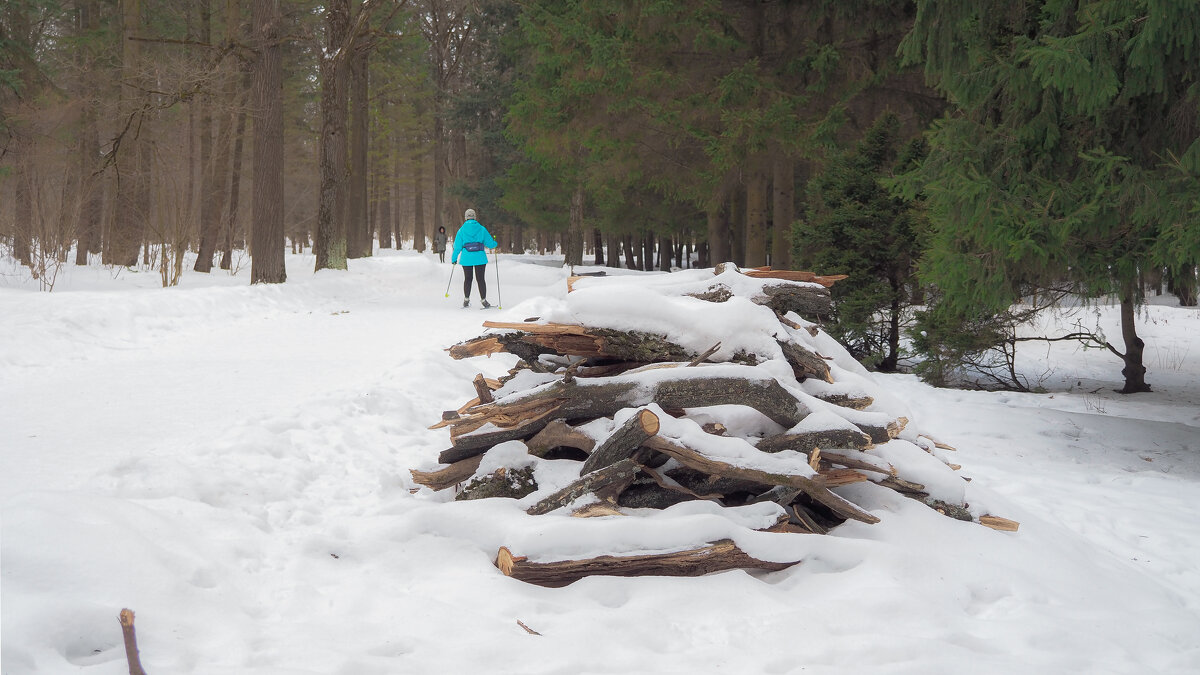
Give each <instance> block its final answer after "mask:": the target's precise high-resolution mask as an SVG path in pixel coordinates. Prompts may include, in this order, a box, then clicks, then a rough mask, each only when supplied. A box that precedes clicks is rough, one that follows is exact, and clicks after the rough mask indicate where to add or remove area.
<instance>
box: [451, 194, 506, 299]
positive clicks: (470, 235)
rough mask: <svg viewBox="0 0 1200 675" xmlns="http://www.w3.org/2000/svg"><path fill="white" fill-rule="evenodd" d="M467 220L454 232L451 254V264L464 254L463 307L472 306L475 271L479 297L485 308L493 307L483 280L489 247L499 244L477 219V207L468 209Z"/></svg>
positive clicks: (454, 263)
mask: <svg viewBox="0 0 1200 675" xmlns="http://www.w3.org/2000/svg"><path fill="white" fill-rule="evenodd" d="M463 218H464V219H465V222H464V223H463V224H462V227H460V228H458V232H455V233H454V252H453V253H451V254H450V264H452V265H456V264H458V257H459V254H461V255H462V266H463V276H464V277H465V279H463V307H470V306H471V275H472V273H474V275H475V281H477V282H478V283H479V299H480V300H481V301H482V302H483V308H484V309H487V308H488V307H491V306H492V305H491V303H489V302H488V301H487V285H486V284H484V281H483V272H484V269H485V268H486V267H487V251H485V250H484V248H485V247H487V248H496V246H498V244H497V243H496V240H495V239H493V238H492V235H491V234H489V233H488V231H487V230H486V229H484V227H483V225H480V224H479V221H478V220H475V209H467V212H466V213H464V214H463Z"/></svg>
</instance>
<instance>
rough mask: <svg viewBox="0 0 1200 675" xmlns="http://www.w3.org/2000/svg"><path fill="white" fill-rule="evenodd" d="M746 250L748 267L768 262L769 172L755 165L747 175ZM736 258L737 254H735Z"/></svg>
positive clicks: (759, 265)
mask: <svg viewBox="0 0 1200 675" xmlns="http://www.w3.org/2000/svg"><path fill="white" fill-rule="evenodd" d="M745 239H746V252H745V262H744V263H739V264H744V265H745V266H747V267H762V266H764V265H766V264H767V174H766V172H765V171H763V170H762V169H761V168H760V167H754V168H752V169H751V170H750V173H749V175H748V176H747V177H746V238H745ZM735 258H736V256H735Z"/></svg>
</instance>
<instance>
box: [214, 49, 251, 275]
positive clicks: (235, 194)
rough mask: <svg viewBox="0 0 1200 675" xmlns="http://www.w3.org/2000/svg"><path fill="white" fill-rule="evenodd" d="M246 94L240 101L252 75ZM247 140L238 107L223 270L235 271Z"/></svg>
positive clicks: (243, 113) (246, 80)
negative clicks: (235, 236)
mask: <svg viewBox="0 0 1200 675" xmlns="http://www.w3.org/2000/svg"><path fill="white" fill-rule="evenodd" d="M242 83H243V89H244V92H243V94H242V97H239V99H238V100H239V101H243V102H244V101H245V100H246V99H245V98H244V97H246V96H248V95H249V93H250V73H249V71H247V72H246V73H245V75H244V77H243V80H242ZM245 139H246V108H245V106H244V105H239V106H238V111H237V125H236V127H235V128H234V131H233V160H232V165H231V166H230V168H229V210H228V212H227V213H226V214H225V237H224V239H225V241H224V244H223V245H222V250H221V269H223V270H231V269H233V247H234V235H235V234H236V233H237V232H238V202H239V200H240V198H241V194H242V150H243V147H244V146H245Z"/></svg>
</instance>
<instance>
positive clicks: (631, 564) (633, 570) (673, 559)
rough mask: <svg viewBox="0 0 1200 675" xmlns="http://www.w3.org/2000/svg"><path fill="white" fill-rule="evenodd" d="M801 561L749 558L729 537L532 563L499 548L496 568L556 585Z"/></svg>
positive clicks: (769, 566) (765, 567)
mask: <svg viewBox="0 0 1200 675" xmlns="http://www.w3.org/2000/svg"><path fill="white" fill-rule="evenodd" d="M798 562H800V561H799V560H796V561H790V562H768V561H765V560H759V559H757V558H754V557H751V556H750V555H749V554H747V553H746V552H745V551H743V550H741V549H740V548H738V547H737V545H736V544H735V543H734V542H733V541H732V540H729V539H722V540H720V541H716V542H713V543H710V544H706V545H703V546H700V547H697V548H692V549H688V550H685V551H673V552H670V553H649V554H642V555H621V556H612V555H602V556H597V557H595V558H585V559H581V560H559V561H554V562H544V563H538V562H531V561H529V560H528V559H527V558H525V557H524V556H517V555H513V553H512V551H510V550H509V549H508V548H507V547H501V548H500V550H499V552H498V553H497V555H496V567H498V568H500V571H501V572H503V573H504V574H505V575H506V576H510V577H512V578H514V579H518V580H520V581H524V582H526V583H530V584H536V585H538V586H547V587H550V588H557V587H560V586H566V585H567V584H570V583H572V582H574V581H578V580H580V579H582V578H584V577H588V576H595V575H603V576H619V577H640V576H673V577H679V576H687V577H695V576H702V575H705V574H709V573H712V572H721V571H725V570H731V569H760V570H771V571H776V570H783V569H787V568H789V567H791V566H792V565H795V564H796V563H798Z"/></svg>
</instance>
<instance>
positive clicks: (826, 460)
mask: <svg viewBox="0 0 1200 675" xmlns="http://www.w3.org/2000/svg"><path fill="white" fill-rule="evenodd" d="M818 452H819V453H821V456H820V457H821V467H822V469H821V470H822V471H827V470H828V466H829V465H830V464H836V465H838V466H844V467H846V468H847V469H854V470H856V471H870V472H871V473H879V474H883V475H884V476H886V477H887V478H895V477H896V467H894V466H892V465H891V464H887V463H886V462H885V463H884V464H885V466H879V464H876V463H871V462H868V461H867V460H865V459H860V458H858V457H855V456H854V455H853V454H852V453H846V452H835V451H832V450H821V449H819V448H818V449H817V450H813V452H812V454H810V455H809V457H810V458H811V457H812V456H813V455H816V454H817V453H818ZM897 481H898V482H899V483H905V484H907V481H900V480H899V479H897ZM912 485H916V483H912ZM921 489H924V487H923V486H922V487H921Z"/></svg>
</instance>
